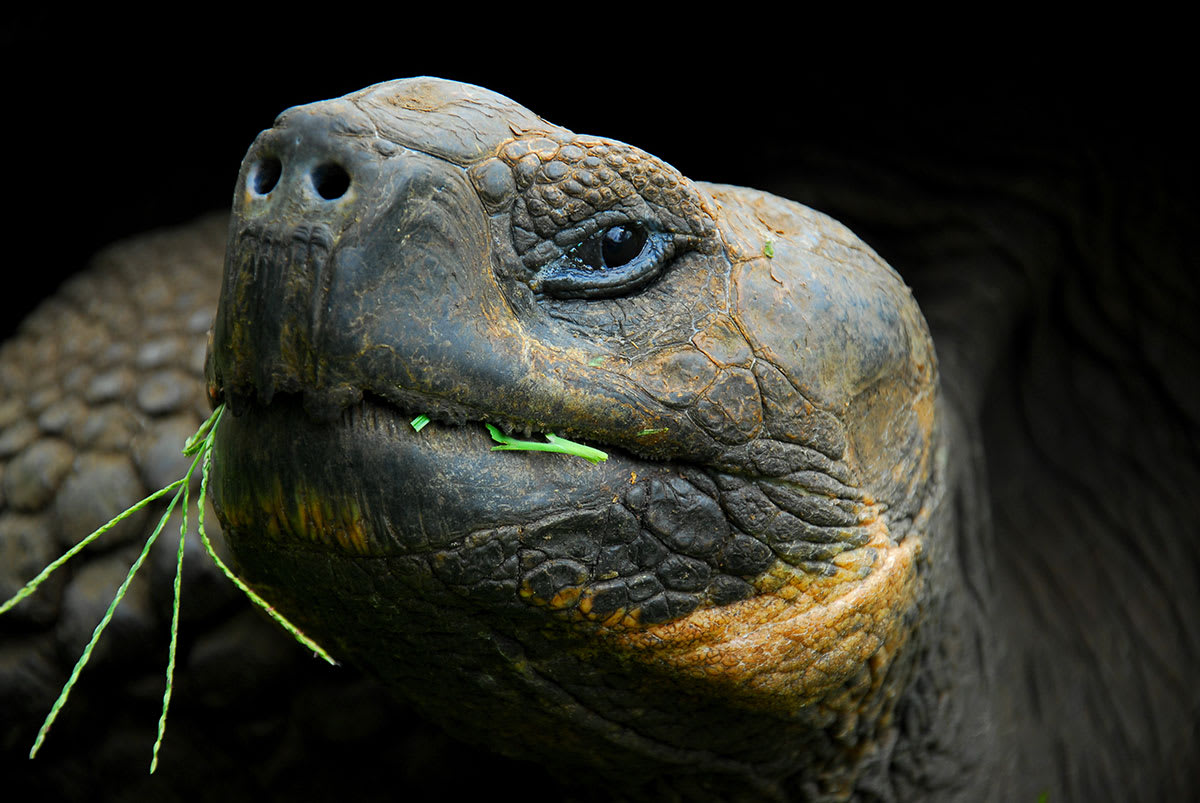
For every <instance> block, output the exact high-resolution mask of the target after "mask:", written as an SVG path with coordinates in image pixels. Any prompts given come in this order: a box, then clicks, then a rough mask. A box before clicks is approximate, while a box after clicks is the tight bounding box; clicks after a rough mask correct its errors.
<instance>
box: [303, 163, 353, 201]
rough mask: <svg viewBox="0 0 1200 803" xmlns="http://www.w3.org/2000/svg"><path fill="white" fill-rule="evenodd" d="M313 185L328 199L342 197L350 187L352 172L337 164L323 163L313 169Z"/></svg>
mask: <svg viewBox="0 0 1200 803" xmlns="http://www.w3.org/2000/svg"><path fill="white" fill-rule="evenodd" d="M312 183H313V187H314V188H315V189H316V191H317V195H320V196H321V197H322V198H324V199H325V200H327V201H332V200H334V199H336V198H341V197H342V196H343V195H345V194H346V190H348V189H350V174H349V173H347V172H346V170H345V168H343V167H342V166H341V165H336V164H332V163H330V164H323V165H321V166H319V167H317V168H316V169H315V170H313V171H312Z"/></svg>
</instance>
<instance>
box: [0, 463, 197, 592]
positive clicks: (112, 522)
mask: <svg viewBox="0 0 1200 803" xmlns="http://www.w3.org/2000/svg"><path fill="white" fill-rule="evenodd" d="M184 479H187V478H186V477H184ZM183 481H184V480H176V481H175V482H173V483H171V484H170V485H168V486H166V487H165V488H161V489H159V490H157V491H155V492H154V493H152V494H150V495H149V496H147V497H146V498H145V499H143V500H142V501H140V502H137V503H136V504H134V505H133V507H129V508H126V509H125V510H123V511H122V512H121V513H119V514H118V515H116V516H114V517H113V518H111V519H109V520H108V522H107V523H106V524H103V525H101V526H100V527H99V529H97V530H95V531H94V532H93V533H92V534H91V535H89V536H87V537H86V538H84V539H83V540H82V541H80V542H79V543H78V544H76V545H75V546H73V547H71V548H70V549H68V550H67V551H66V552H64V553H63V554H62V556H61V557H59V558H58V559H57V560H55V561H54V562H52V563H51V564H50V565H48V566H47V567H46V568H44V569H42V571H41V573H40V574H38V576H37V577H35V578H33V579H32V580H30V581H29V582H28V583H26V584H25V586H24V587H23V588H22V589H21V590H20V591H18V592H17V593H16V594H14V595H13V596H12V597H11V598H10V599H8V600H7V601H5V603H4V604H3V605H0V614H3V613H6V612H7V611H8V610H9V609H10V608H12V607H13V606H14V605H16V604H17V603H18V602H20V601H21V600H23V599H25V598H26V597H28V596H29V595H30V594H32V593H33V592H34V591H36V590H37V588H38V586H40V585H41V584H42V583H43V582H44V581H45V580H46V578H47V577H49V576H50V575H52V574H54V572H55V570H56V569H58V567H60V566H62V565H63V564H64V563H66V562H67V561H69V560H70V559H71V558H73V557H75V556H76V555H77V554H79V551H80V550H81V549H83V548H84V547H86V546H87V545H88V544H90V543H92V542H93V541H95V540H96V539H97V538H99V537H100V536H102V535H104V534H105V533H106V532H108V531H109V530H111V529H112V528H113V527H115V526H116V525H118V524H120V523H121V522H122V521H124V520H125V519H127V518H129V517H130V516H132V515H133V514H134V513H136V512H138V511H139V510H141V509H142V508H144V507H145V506H146V505H148V504H150V503H151V502H153V501H154V500H156V499H159V498H160V497H163V496H166V495H167V494H169V493H170V492H171V491H174V490H175V489H176V488H178V487H179V485H180V483H182V482H183Z"/></svg>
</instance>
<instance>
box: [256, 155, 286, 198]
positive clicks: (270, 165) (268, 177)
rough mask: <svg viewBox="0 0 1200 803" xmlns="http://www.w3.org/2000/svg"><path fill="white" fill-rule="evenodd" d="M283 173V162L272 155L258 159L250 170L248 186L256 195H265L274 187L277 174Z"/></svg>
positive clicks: (277, 181) (277, 178)
mask: <svg viewBox="0 0 1200 803" xmlns="http://www.w3.org/2000/svg"><path fill="white" fill-rule="evenodd" d="M282 173H283V164H282V163H281V162H280V161H279V160H278V159H276V158H275V157H274V156H268V157H266V158H264V159H260V160H258V162H257V163H255V165H254V167H253V168H251V171H250V182H249V183H250V188H251V189H252V190H254V192H255V193H257V194H258V195H266V194H267V193H269V192H270V191H271V190H273V189H275V185H276V184H278V183H279V176H280V175H281V174H282Z"/></svg>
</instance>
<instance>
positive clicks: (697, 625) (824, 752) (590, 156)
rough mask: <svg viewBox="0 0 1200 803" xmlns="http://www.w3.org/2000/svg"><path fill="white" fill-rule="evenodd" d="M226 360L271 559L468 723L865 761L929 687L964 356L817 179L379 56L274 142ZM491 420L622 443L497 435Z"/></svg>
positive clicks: (275, 589)
mask: <svg viewBox="0 0 1200 803" xmlns="http://www.w3.org/2000/svg"><path fill="white" fill-rule="evenodd" d="M209 378H210V385H211V387H210V390H211V392H212V393H213V394H214V397H216V398H220V399H223V400H224V401H226V402H227V403H228V405H229V408H230V410H231V412H232V413H233V414H234V415H232V416H226V417H225V418H224V420H223V422H222V426H221V429H220V431H219V433H218V440H217V452H216V456H215V471H216V475H215V481H214V492H215V496H216V498H215V503H216V506H217V509H218V512H219V515H220V517H221V520H222V524H223V526H224V529H225V533H226V536H227V537H228V538H229V539H230V542H231V545H232V547H233V549H234V551H235V553H236V554H237V556H238V558H239V560H240V562H241V564H242V567H243V572H244V573H245V575H246V576H247V578H248V579H249V580H250V581H251V582H252V584H254V585H256V586H257V587H258V588H259V589H260V591H262V592H263V593H264V595H265V596H266V597H267V598H268V599H269V600H272V601H273V602H274V603H275V604H277V605H278V606H279V607H281V608H282V609H283V610H284V611H285V612H286V613H289V614H290V615H293V616H295V617H296V618H297V619H298V620H300V622H302V623H303V625H304V626H305V628H306V629H307V630H309V631H310V634H311V635H313V636H315V637H316V638H317V639H318V640H319V641H322V642H323V643H325V644H326V646H328V647H330V648H331V649H332V650H333V651H334V652H335V653H340V654H341V655H343V656H345V657H346V658H349V659H351V660H353V661H355V662H358V663H360V664H362V665H364V666H366V667H368V668H369V669H370V670H371V671H372V672H374V673H376V674H377V675H379V676H381V677H382V678H384V679H385V681H387V682H388V683H390V684H391V685H393V687H394V688H396V689H397V690H399V691H401V692H403V693H405V694H407V695H409V696H411V697H412V698H413V699H414V700H415V701H416V702H417V704H418V705H419V706H421V707H422V708H424V709H425V710H426V711H428V712H429V713H430V714H431V715H432V716H434V717H435V718H437V719H439V720H440V721H442V722H443V723H446V724H448V725H449V726H450V727H452V728H454V729H456V730H457V731H458V732H459V733H460V735H463V736H466V737H468V738H473V739H478V740H482V741H485V742H488V743H490V744H492V745H493V746H497V747H499V748H500V749H502V750H504V751H505V752H516V753H525V754H529V753H537V752H539V751H540V752H546V751H551V752H552V753H553V754H554V755H555V756H556V757H557V758H558V759H559V760H561V761H562V762H564V763H566V764H572V763H575V764H588V763H590V764H594V765H596V766H599V767H600V768H601V769H602V770H603V769H604V768H607V769H608V770H610V771H612V772H619V773H633V774H634V775H636V774H637V773H638V772H639V770H638V769H637V767H638V766H644V767H645V768H646V769H645V771H646V772H647V773H651V772H661V771H662V766H663V765H669V766H671V767H675V768H677V769H678V771H679V772H680V773H683V774H687V773H690V772H693V771H694V770H693V769H691V768H690V763H691V762H701V763H705V764H706V765H707V766H708V768H709V770H710V771H714V772H724V773H728V774H731V775H736V776H745V777H749V776H753V777H755V778H757V779H759V781H756V782H762V783H767V784H771V783H776V782H777V781H778V779H779V778H782V777H784V776H786V775H787V773H788V772H789V771H790V770H788V767H794V765H795V763H796V756H797V755H798V754H800V753H805V754H807V755H810V756H819V759H815V761H816V763H817V764H819V765H820V766H822V767H824V768H825V769H823V770H822V772H824V773H825V774H826V776H828V778H834V777H835V776H836V778H841V779H842V780H840V781H836V782H837V783H844V782H846V781H845V779H846V778H847V777H850V776H851V775H853V773H854V772H855V769H854V766H856V765H857V763H860V762H861V761H863V760H864V758H863V755H864V751H863V749H862V745H861V744H860V742H861V740H862V736H861V734H862V733H863V732H864V726H862V725H861V723H862V722H866V721H870V722H872V723H875V724H876V725H877V724H878V723H880V722H884V721H885V720H886V718H887V713H888V711H889V706H891V705H892V704H893V703H894V700H895V698H896V697H897V695H898V693H899V691H900V689H901V688H902V687H903V684H904V683H905V682H907V681H906V672H907V670H906V669H905V668H904V667H906V666H908V665H909V664H911V660H910V659H909V658H906V657H905V656H907V655H908V654H909V653H911V652H912V647H911V644H910V642H912V641H913V639H912V638H911V636H912V632H913V627H914V625H913V623H914V622H915V621H916V620H917V619H918V618H919V615H920V610H921V599H922V595H923V593H924V591H923V579H922V570H921V563H922V561H921V560H920V559H919V556H920V555H921V553H922V550H923V549H927V548H928V544H929V541H930V529H931V525H930V522H931V518H932V517H933V516H934V514H935V513H936V511H937V508H938V502H939V499H940V478H939V470H940V469H939V456H938V455H939V451H938V447H937V441H938V435H937V432H938V425H937V415H936V413H937V405H938V394H937V378H936V367H935V359H934V355H933V350H932V346H931V344H930V341H929V335H928V332H927V330H926V327H925V324H924V321H923V319H922V317H921V315H920V312H919V311H918V309H917V307H916V305H915V303H914V301H913V299H912V298H911V296H910V294H909V292H908V290H907V288H906V287H905V286H904V284H903V282H902V281H901V280H900V279H899V277H898V276H897V275H896V274H895V273H894V272H893V271H892V270H891V269H890V268H889V267H888V266H887V265H886V264H884V263H883V261H882V260H881V259H880V258H879V257H878V256H877V255H876V254H875V253H874V252H873V251H872V250H871V249H870V248H868V247H867V246H866V245H864V244H863V243H862V242H861V241H860V240H858V239H857V238H856V237H855V236H854V235H853V234H852V233H851V232H849V231H848V230H847V229H846V228H845V227H843V226H842V225H840V224H838V223H837V222H835V221H833V220H831V219H829V218H828V217H825V216H823V215H821V214H819V213H817V212H814V211H812V210H809V209H807V208H805V207H802V206H799V205H797V204H793V203H790V202H786V201H784V200H782V199H779V198H775V197H772V196H770V195H767V194H765V193H759V192H754V191H749V190H743V189H738V188H732V187H724V186H717V185H707V184H702V183H698V182H693V181H690V180H688V179H687V178H685V177H683V176H682V175H680V174H679V173H678V172H677V171H676V170H675V169H673V168H672V167H671V166H670V165H668V164H666V163H665V162H663V161H661V160H659V159H657V158H655V157H654V156H651V155H649V154H647V153H644V152H642V151H640V150H638V149H637V148H634V147H631V146H629V145H625V144H623V143H620V142H615V141H611V140H606V139H602V138H598V137H591V136H580V135H576V134H574V133H572V132H570V131H568V130H566V129H563V128H560V127H558V126H555V125H552V124H550V123H547V122H545V121H544V120H542V119H540V118H539V117H537V116H536V115H534V114H533V113H531V112H530V111H528V110H527V109H525V108H523V107H521V106H519V105H517V104H516V103H514V102H512V101H511V100H508V99H507V98H504V97H501V96H499V95H496V94H494V93H491V92H488V91H486V90H482V89H479V88H477V87H471V86H466V85H462V84H457V83H452V82H447V81H440V80H434V79H425V78H422V79H412V80H405V81H395V82H390V83H385V84H379V85H377V86H373V87H369V88H367V89H365V90H362V91H360V92H357V93H354V94H352V95H348V96H346V97H344V98H340V99H337V100H332V101H327V102H323V103H316V104H312V105H309V106H302V107H298V108H294V109H291V110H289V111H287V112H285V113H283V114H282V115H281V116H280V117H279V118H278V119H277V120H276V122H275V125H274V127H273V128H271V129H269V130H267V131H264V132H263V133H262V134H261V135H260V136H259V137H258V139H257V140H256V141H255V143H254V145H253V146H252V147H251V149H250V151H249V153H248V154H247V156H246V159H245V161H244V163H243V166H242V170H241V174H240V176H239V180H238V184H237V189H236V191H235V201H234V214H233V220H232V224H231V228H230V235H229V244H228V254H227V261H226V268H225V277H224V284H223V288H222V291H221V303H220V309H219V311H218V315H217V320H216V325H215V330H214V340H213V343H212V349H211V357H210V363H209ZM418 414H425V415H428V416H429V417H430V418H431V419H432V420H433V422H434V423H433V424H431V425H430V426H429V427H427V428H426V429H424V430H422V431H420V432H416V431H414V430H413V429H412V428H411V427H410V426H409V425H408V422H409V420H410V419H412V418H413V417H414V416H415V415H418ZM485 423H491V424H493V425H495V426H498V427H500V428H502V429H504V430H508V431H514V430H515V431H517V432H522V433H545V432H553V433H557V434H558V435H560V436H567V437H572V438H575V439H577V440H581V441H585V442H587V443H588V444H591V445H594V446H596V447H598V448H601V449H603V450H605V451H607V452H608V455H609V458H608V460H607V461H605V462H603V463H601V464H598V465H592V464H590V463H588V462H585V461H583V460H579V459H578V458H575V457H571V456H567V455H558V454H543V453H526V452H511V451H508V452H496V453H493V452H492V451H490V448H489V447H490V446H491V445H493V444H492V442H491V439H490V438H489V435H488V432H487V430H486V429H485V427H484V424H485ZM748 712H753V713H752V715H751V714H748ZM872 727H874V725H873V726H872ZM781 729H782V730H781ZM867 730H869V728H867ZM785 734H786V735H785ZM856 745H857V747H856ZM856 750H857V753H856V752H855V751H856ZM851 754H854V755H856V756H857V758H854V759H853V760H849V759H846V756H848V755H851ZM847 761H849V763H848V764H847ZM638 762H645V764H644V765H639V764H638ZM806 766H808V767H809V769H811V768H812V766H813V761H811V760H810V761H807V762H806ZM823 777H824V776H823ZM763 779H767V780H763ZM829 783H835V781H829Z"/></svg>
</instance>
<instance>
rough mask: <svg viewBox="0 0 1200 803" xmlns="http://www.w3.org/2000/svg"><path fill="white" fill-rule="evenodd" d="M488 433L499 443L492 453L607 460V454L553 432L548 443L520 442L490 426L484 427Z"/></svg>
mask: <svg viewBox="0 0 1200 803" xmlns="http://www.w3.org/2000/svg"><path fill="white" fill-rule="evenodd" d="M485 426H486V427H487V428H488V432H490V433H492V440H494V441H496V442H497V443H499V444H500V445H499V446H493V447H492V451H493V452H505V451H512V452H518V451H519V452H554V453H557V454H569V455H572V456H574V457H582V458H583V459H584V460H588V461H590V462H592V463H599V462H602V461H604V460H607V459H608V454H607V453H606V452H602V451H600V450H599V449H593V448H592V447H591V446H584V445H583V444H582V443H576V442H575V441H570V440H567V439H566V438H560V437H558V436H557V435H555V434H554V433H553V432H547V433H546V440H547V441H548V443H541V442H540V441H522V440H517V439H516V438H514V437H512V436H510V435H505V434H504V433H503V432H501V431H500V430H499V429H497V428H496V427H494V426H492V425H491V424H486V425H485Z"/></svg>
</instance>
